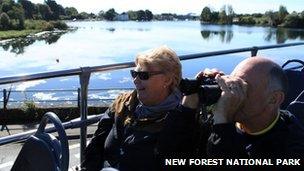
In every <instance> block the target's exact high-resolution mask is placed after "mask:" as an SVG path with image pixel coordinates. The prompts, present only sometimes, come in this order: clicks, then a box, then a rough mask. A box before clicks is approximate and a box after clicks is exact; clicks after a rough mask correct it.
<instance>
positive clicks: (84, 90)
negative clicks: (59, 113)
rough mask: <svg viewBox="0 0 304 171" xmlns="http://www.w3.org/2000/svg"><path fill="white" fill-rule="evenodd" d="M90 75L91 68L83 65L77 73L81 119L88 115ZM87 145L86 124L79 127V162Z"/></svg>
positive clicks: (82, 158) (81, 160)
mask: <svg viewBox="0 0 304 171" xmlns="http://www.w3.org/2000/svg"><path fill="white" fill-rule="evenodd" d="M90 75H91V68H90V67H84V68H81V74H80V75H79V78H80V86H81V92H80V102H81V103H80V118H81V120H82V121H84V120H86V119H87V116H88V106H87V102H88V86H89V81H90ZM86 146H87V126H86V125H82V126H81V127H80V163H82V162H83V160H84V150H85V148H86Z"/></svg>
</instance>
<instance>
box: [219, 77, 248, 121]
mask: <svg viewBox="0 0 304 171" xmlns="http://www.w3.org/2000/svg"><path fill="white" fill-rule="evenodd" d="M215 79H216V81H217V83H218V85H219V86H220V88H221V90H222V94H221V97H220V99H219V100H218V102H217V103H216V105H215V108H214V111H213V114H214V116H213V118H214V124H219V123H228V122H233V121H235V115H236V113H237V112H238V110H239V109H240V107H242V104H243V102H244V100H245V98H246V95H247V83H246V82H245V81H244V80H242V79H241V78H238V77H232V76H220V75H217V76H216V77H215Z"/></svg>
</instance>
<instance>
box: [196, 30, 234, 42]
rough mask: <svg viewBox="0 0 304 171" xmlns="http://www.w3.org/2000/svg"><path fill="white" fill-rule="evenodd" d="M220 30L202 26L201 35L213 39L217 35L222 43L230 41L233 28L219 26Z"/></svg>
mask: <svg viewBox="0 0 304 171" xmlns="http://www.w3.org/2000/svg"><path fill="white" fill-rule="evenodd" d="M219 28H220V30H210V29H208V28H202V30H201V35H202V37H203V38H204V39H206V40H209V39H214V37H219V38H220V41H221V42H222V43H230V42H231V40H232V38H233V30H232V28H231V27H219Z"/></svg>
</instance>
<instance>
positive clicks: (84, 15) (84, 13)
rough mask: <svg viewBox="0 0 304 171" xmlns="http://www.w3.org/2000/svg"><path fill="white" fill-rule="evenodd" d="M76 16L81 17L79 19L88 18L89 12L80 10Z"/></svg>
mask: <svg viewBox="0 0 304 171" xmlns="http://www.w3.org/2000/svg"><path fill="white" fill-rule="evenodd" d="M76 18H77V19H81V20H83V19H88V18H89V14H88V13H86V12H81V13H79V14H78V15H77V17H76Z"/></svg>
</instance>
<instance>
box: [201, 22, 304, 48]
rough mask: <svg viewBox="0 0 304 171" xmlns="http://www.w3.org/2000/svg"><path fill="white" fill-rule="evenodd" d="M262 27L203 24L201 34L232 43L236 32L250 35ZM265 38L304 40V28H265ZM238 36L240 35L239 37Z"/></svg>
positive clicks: (209, 38) (204, 37) (263, 30)
mask: <svg viewBox="0 0 304 171" xmlns="http://www.w3.org/2000/svg"><path fill="white" fill-rule="evenodd" d="M259 31H260V29H258V28H257V27H242V26H219V25H202V26H201V35H202V37H203V39H205V40H211V39H215V38H216V37H219V40H220V41H221V42H222V43H226V44H228V43H230V42H231V40H232V38H233V37H234V35H235V33H236V34H240V33H245V34H247V35H250V34H252V33H258V32H259ZM262 32H264V35H265V36H264V40H265V41H267V42H272V41H275V42H276V43H277V44H280V43H285V42H286V41H287V40H295V39H299V40H304V30H300V29H287V28H264V29H262ZM237 38H238V37H237Z"/></svg>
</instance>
